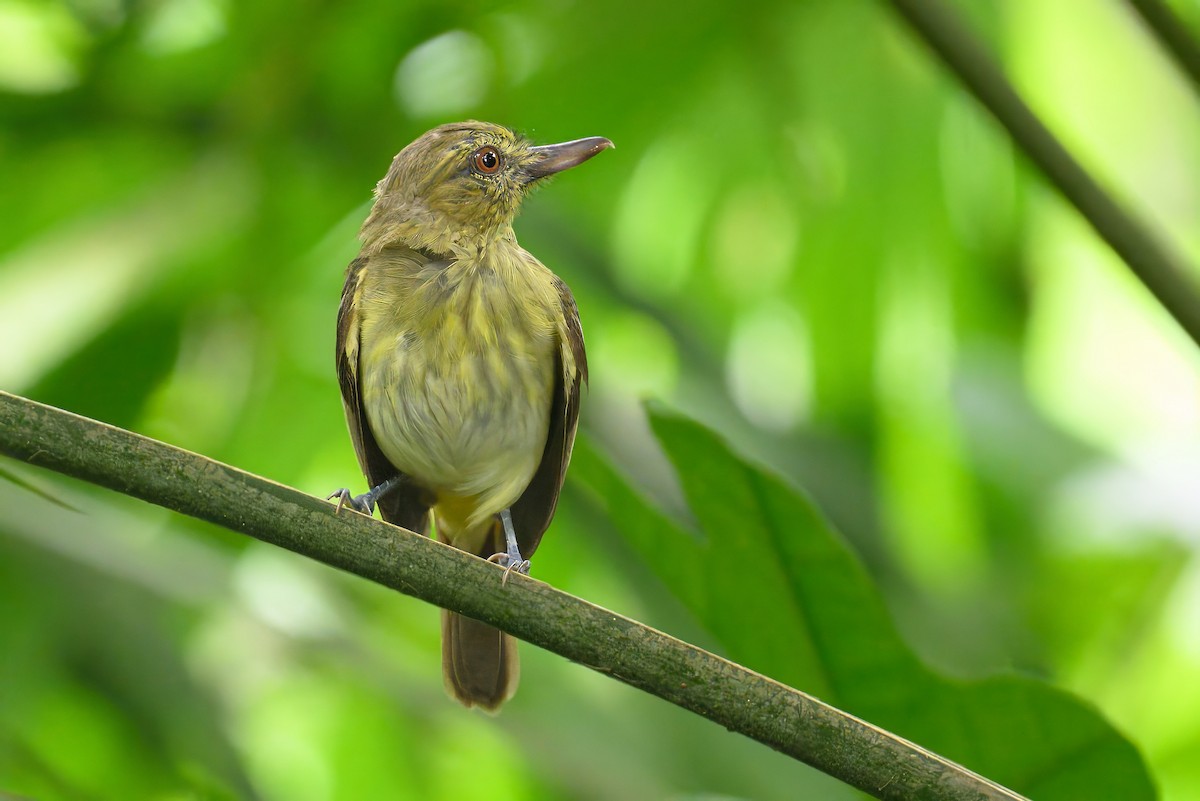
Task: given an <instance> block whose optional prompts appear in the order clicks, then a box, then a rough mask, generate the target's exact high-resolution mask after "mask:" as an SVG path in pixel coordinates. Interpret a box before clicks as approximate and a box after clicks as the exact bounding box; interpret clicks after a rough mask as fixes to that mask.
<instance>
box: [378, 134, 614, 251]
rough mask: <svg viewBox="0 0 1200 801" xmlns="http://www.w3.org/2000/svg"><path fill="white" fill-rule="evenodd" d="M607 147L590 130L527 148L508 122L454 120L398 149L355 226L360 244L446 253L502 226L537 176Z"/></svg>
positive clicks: (506, 225)
mask: <svg viewBox="0 0 1200 801" xmlns="http://www.w3.org/2000/svg"><path fill="white" fill-rule="evenodd" d="M612 146H613V143H612V142H610V141H609V140H607V139H605V138H603V137H600V136H593V137H589V138H587V139H577V140H575V141H573V142H564V143H562V144H557V145H540V146H535V145H533V144H531V143H530V142H528V141H527V140H525V139H524V138H522V137H521V136H519V135H517V134H516V133H514V132H513V131H510V130H509V129H508V128H505V127H503V126H500V125H493V124H492V123H487V122H474V121H469V122H456V123H451V124H449V125H442V126H439V127H437V128H434V129H433V130H432V131H429V132H428V133H425V134H424V135H422V136H421V137H419V138H418V139H416V140H415V141H414V142H413V143H412V144H410V145H409V146H408V147H406V148H404V149H403V150H401V151H400V152H399V153H398V154H396V157H395V158H394V159H393V160H392V166H391V168H390V169H389V170H388V173H387V175H386V176H384V178H383V180H382V181H380V182H379V185H378V186H376V188H375V205H374V206H373V207H372V209H371V214H370V216H369V217H368V218H367V221H366V222H365V223H364V224H363V230H362V235H363V240H364V243H365V245H366V247H367V248H368V249H379V248H383V247H386V246H387V245H390V244H404V245H408V246H410V247H422V248H426V249H429V250H433V251H434V252H448V251H450V250H451V249H453V247H455V246H461V245H464V244H471V243H476V242H482V241H486V240H487V239H488V238H490V237H493V236H495V235H496V234H497V233H502V232H504V231H507V229H508V228H509V226H510V225H511V224H512V220H513V218H514V217H515V216H516V214H517V211H518V210H519V209H520V206H521V201H522V199H524V197H525V195H526V193H527V192H529V190H530V188H531V187H532V186H533V185H534V184H536V183H537V182H538V181H539V180H541V179H543V178H546V177H547V176H550V175H554V174H555V173H558V172H562V171H563V170H566V169H569V168H570V167H574V166H575V165H577V164H581V163H583V162H584V161H587V160H588V159H590V158H591V157H592V156H594V155H596V154H597V153H599V152H600V151H601V150H605V149H607V148H610V147H612Z"/></svg>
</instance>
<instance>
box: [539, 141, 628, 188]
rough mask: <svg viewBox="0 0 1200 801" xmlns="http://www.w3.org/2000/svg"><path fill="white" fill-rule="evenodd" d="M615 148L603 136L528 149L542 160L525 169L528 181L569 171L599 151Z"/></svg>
mask: <svg viewBox="0 0 1200 801" xmlns="http://www.w3.org/2000/svg"><path fill="white" fill-rule="evenodd" d="M610 147H616V145H614V144H613V143H612V142H610V141H609V140H607V139H605V138H604V137H603V136H589V137H588V138H586V139H576V140H575V141H573V142H563V143H562V144H558V145H541V146H539V147H531V148H529V150H530V152H532V153H537V154H539V155H540V156H541V157H542V158H541V159H540V160H539V161H536V162H534V163H533V164H531V165H530V166H528V167H526V168H525V172H526V174H527V175H528V176H529V180H530V181H535V180H537V179H538V178H545V177H546V176H547V175H554V174H555V173H556V172H562V171H563V170H569V169H570V168H572V167H574V166H576V165H577V164H582V163H583V162H585V161H587V160H588V159H590V158H591V157H592V156H594V155H596V154H597V153H599V152H600V151H601V150H608V149H609V148H610Z"/></svg>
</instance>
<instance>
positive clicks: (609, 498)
mask: <svg viewBox="0 0 1200 801" xmlns="http://www.w3.org/2000/svg"><path fill="white" fill-rule="evenodd" d="M651 422H652V426H653V429H654V432H655V434H656V435H657V437H658V439H659V441H660V442H661V444H662V446H663V448H664V449H665V450H666V453H667V455H668V457H669V458H670V460H671V462H672V463H673V465H674V467H675V469H676V471H677V473H678V476H679V480H680V482H681V483H682V488H683V492H684V495H685V496H686V498H687V501H688V505H689V507H690V509H691V512H692V513H693V514H694V515H695V518H696V520H697V522H698V525H699V528H700V532H699V535H697V534H693V533H691V532H688V531H685V530H683V529H682V528H681V527H680V526H679V525H678V524H676V523H674V522H672V521H671V520H670V519H668V518H667V517H666V516H665V515H663V514H662V513H661V512H659V511H657V510H656V509H654V508H653V507H652V506H650V505H649V504H648V503H647V502H646V501H645V500H644V499H643V498H642V497H641V496H640V495H639V494H638V493H637V492H636V491H634V490H633V489H632V488H631V487H629V486H628V485H627V484H626V483H625V481H624V480H623V479H622V478H621V477H620V476H619V475H618V474H617V473H616V472H615V471H614V470H613V469H612V467H610V466H609V465H608V464H607V463H606V462H605V460H604V459H603V458H601V457H600V456H599V455H598V454H597V452H596V451H594V450H592V449H591V448H590V447H589V446H588V445H587V443H581V447H580V448H578V449H577V455H576V457H575V461H574V467H573V471H574V472H573V475H574V476H575V478H576V479H577V480H581V481H582V482H583V484H584V485H585V486H586V487H587V488H588V490H590V492H591V493H592V496H593V498H594V499H595V500H598V501H600V502H601V503H602V504H603V506H604V507H605V509H606V511H607V512H608V514H609V516H610V517H611V519H612V522H613V525H614V526H615V527H616V528H617V529H618V530H620V531H622V532H623V533H624V534H625V535H626V536H627V538H628V539H629V541H630V542H631V543H632V544H633V546H634V548H635V549H636V550H637V551H638V552H639V553H640V554H641V555H642V557H643V558H644V559H646V560H647V561H648V562H649V563H650V564H651V565H652V566H653V567H654V569H655V570H656V571H657V573H658V575H659V576H660V577H661V578H662V580H663V581H664V582H666V583H667V585H668V586H669V587H671V588H672V590H673V591H674V592H675V593H676V594H677V595H678V596H679V597H680V598H681V599H682V600H683V601H684V603H685V604H686V605H687V606H688V607H689V608H690V609H691V611H692V612H693V613H694V614H695V615H696V616H697V617H699V618H700V620H701V621H702V622H703V623H704V624H705V625H706V626H707V627H708V628H709V629H710V630H711V631H712V632H713V634H714V635H716V637H717V638H718V639H719V641H720V642H721V644H722V645H724V646H725V648H726V649H727V653H728V656H729V657H730V658H731V659H734V660H736V661H738V662H741V663H743V664H745V665H747V666H749V667H751V668H753V669H755V670H758V671H761V672H763V673H766V674H767V675H770V676H772V677H774V678H777V679H779V680H781V681H784V682H787V683H788V684H791V685H792V686H795V687H797V688H799V689H802V690H804V691H806V692H811V693H813V694H814V695H816V696H818V697H820V698H821V699H822V700H824V701H827V702H829V703H832V704H834V705H836V706H839V707H841V708H843V709H845V710H847V711H849V712H852V713H853V714H855V715H859V716H861V717H863V718H865V719H867V720H869V721H871V722H872V723H874V724H876V725H879V726H882V727H884V728H886V729H889V730H891V731H893V732H895V733H897V734H900V735H902V736H904V737H907V738H909V739H911V740H913V741H915V742H917V743H919V744H921V745H923V746H925V747H927V748H931V749H933V750H934V751H937V752H938V753H940V754H942V755H944V756H946V757H948V758H950V759H954V760H956V761H958V762H961V763H963V764H964V765H966V766H967V767H969V768H971V769H973V770H975V771H977V772H979V773H981V774H983V775H985V776H987V777H989V778H991V779H994V780H995V781H999V782H1001V783H1003V784H1005V785H1007V786H1009V787H1012V788H1013V789H1015V790H1017V791H1018V792H1022V793H1024V794H1026V795H1028V796H1030V797H1033V798H1037V799H1039V800H1040V799H1063V800H1064V801H1065V800H1066V799H1093V798H1095V797H1096V795H1097V788H1104V794H1105V795H1106V796H1108V797H1114V798H1123V799H1142V798H1145V799H1149V798H1154V797H1155V792H1154V789H1153V786H1152V784H1151V781H1150V778H1149V776H1148V775H1147V772H1146V769H1145V766H1144V765H1143V763H1142V760H1141V757H1140V756H1139V755H1138V753H1137V751H1136V750H1135V749H1134V747H1133V746H1132V745H1131V744H1130V743H1129V742H1128V741H1127V740H1125V739H1124V738H1123V737H1121V735H1119V734H1118V733H1117V732H1116V731H1115V730H1114V729H1113V728H1112V727H1111V726H1110V725H1109V724H1108V723H1107V722H1106V721H1104V719H1103V718H1101V717H1100V715H1099V714H1098V713H1097V712H1096V711H1095V710H1094V709H1093V708H1092V707H1091V706H1090V705H1087V704H1085V703H1083V702H1082V701H1080V700H1079V699H1077V698H1075V697H1073V696H1071V695H1070V694H1068V693H1066V692H1063V691H1061V690H1057V689H1055V688H1053V687H1051V686H1049V685H1046V684H1044V683H1042V682H1039V681H1035V680H1033V679H1030V678H1026V677H1022V676H1015V675H1013V676H997V677H993V678H989V679H985V680H982V681H974V682H966V683H964V682H959V681H955V680H951V679H948V678H946V677H943V676H939V675H937V674H935V673H934V672H933V671H931V670H930V669H929V668H927V667H925V666H924V665H923V664H921V663H920V662H919V661H918V659H917V658H916V657H915V656H914V655H913V653H912V652H911V651H910V650H909V649H908V648H907V646H906V645H905V644H904V642H903V641H902V640H901V638H900V636H899V634H898V633H897V631H896V629H895V627H894V625H893V623H892V621H891V619H890V617H889V615H888V612H887V610H886V608H885V606H884V603H883V600H882V598H881V596H880V594H879V592H878V591H877V589H876V588H875V585H874V583H873V582H872V580H871V578H870V577H869V576H868V575H867V573H866V571H865V570H864V568H863V567H862V565H861V563H860V562H859V561H858V559H857V558H856V557H855V556H854V554H853V553H852V552H851V551H850V550H849V548H848V547H847V545H846V544H845V543H844V542H843V541H842V539H841V538H840V537H839V536H838V535H837V534H836V533H834V532H833V531H832V530H831V529H830V527H829V526H828V524H827V523H826V522H825V521H824V520H823V518H822V517H821V515H820V513H819V512H818V511H817V510H816V509H815V508H814V506H813V505H812V504H811V502H810V501H809V500H808V499H807V498H805V497H804V496H803V495H801V494H800V493H798V492H796V491H795V490H794V489H792V488H791V487H789V486H787V485H786V484H785V483H784V482H783V481H782V480H780V479H779V478H777V477H775V476H773V475H770V474H769V473H767V472H765V471H763V470H761V469H759V468H756V467H754V466H751V465H749V464H747V463H745V462H744V461H742V460H741V459H739V458H738V457H737V456H735V455H734V454H733V453H732V452H731V451H730V450H729V448H728V447H727V446H726V445H725V444H723V443H722V442H721V441H720V440H719V439H718V438H717V437H716V436H715V435H714V434H713V433H712V432H710V431H708V430H707V429H705V428H703V427H702V426H700V425H698V424H696V423H694V422H691V421H689V420H686V419H684V418H682V417H679V416H676V415H674V414H670V413H666V412H661V411H655V412H652V414H651Z"/></svg>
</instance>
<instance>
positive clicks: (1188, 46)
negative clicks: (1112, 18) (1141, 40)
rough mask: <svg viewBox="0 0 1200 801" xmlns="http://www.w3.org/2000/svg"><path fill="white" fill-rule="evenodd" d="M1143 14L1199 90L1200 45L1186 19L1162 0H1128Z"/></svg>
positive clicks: (1145, 21) (1147, 24) (1149, 25)
mask: <svg viewBox="0 0 1200 801" xmlns="http://www.w3.org/2000/svg"><path fill="white" fill-rule="evenodd" d="M1126 2H1128V3H1129V5H1131V6H1133V8H1134V10H1135V11H1137V13H1138V14H1139V15H1140V16H1141V18H1142V22H1144V23H1146V27H1147V28H1149V29H1150V30H1151V31H1153V32H1154V35H1155V36H1157V37H1158V39H1159V41H1160V42H1162V44H1163V46H1164V47H1166V48H1167V50H1168V51H1169V52H1170V53H1171V55H1172V56H1174V57H1175V61H1176V63H1178V65H1179V68H1180V69H1181V70H1183V71H1184V73H1186V74H1187V76H1188V78H1190V79H1191V81H1192V89H1193V90H1194V91H1195V92H1197V93H1198V94H1200V46H1197V44H1196V40H1195V39H1193V38H1192V35H1191V32H1190V31H1189V30H1188V28H1187V26H1186V25H1184V24H1183V20H1181V19H1179V17H1178V16H1177V15H1176V14H1175V12H1174V11H1172V10H1171V8H1170V7H1169V6H1168V5H1167V4H1166V3H1164V2H1162V0H1126Z"/></svg>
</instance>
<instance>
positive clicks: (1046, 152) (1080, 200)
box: [889, 0, 1200, 345]
mask: <svg viewBox="0 0 1200 801" xmlns="http://www.w3.org/2000/svg"><path fill="white" fill-rule="evenodd" d="M889 2H890V3H891V4H892V7H893V8H895V9H896V12H897V13H898V14H900V16H902V17H903V18H904V19H905V20H906V21H907V22H908V24H909V25H910V26H912V28H913V30H914V31H916V32H917V33H918V34H919V35H920V36H921V38H922V39H924V40H925V43H926V44H927V45H929V47H930V48H931V49H932V50H933V51H934V52H935V53H937V55H938V56H939V57H941V59H942V61H944V62H945V63H946V66H948V67H949V68H950V69H951V70H952V71H953V72H954V73H956V74H957V75H958V77H959V79H960V80H961V81H962V82H963V83H964V84H965V85H966V87H967V89H969V90H970V91H971V93H972V94H974V95H975V97H976V98H977V99H978V100H979V102H981V103H982V104H983V105H984V106H986V107H987V108H988V110H989V111H991V112H992V114H993V115H995V117H996V119H998V120H999V121H1000V123H1001V124H1002V125H1003V126H1004V127H1005V128H1007V129H1008V133H1009V134H1010V135H1011V136H1012V138H1013V141H1015V142H1016V143H1017V145H1018V146H1019V147H1020V148H1021V149H1022V150H1024V151H1025V154H1026V155H1027V156H1028V157H1029V159H1030V160H1031V161H1033V163H1034V164H1036V165H1037V167H1038V168H1039V169H1040V170H1041V171H1042V173H1044V174H1045V176H1046V177H1047V178H1049V179H1050V182H1051V183H1052V184H1054V185H1055V186H1056V187H1057V188H1058V191H1060V192H1061V193H1062V194H1063V196H1064V197H1066V199H1067V200H1068V201H1070V202H1071V203H1072V204H1074V206H1075V208H1077V209H1078V210H1079V212H1080V214H1082V215H1083V216H1084V218H1085V219H1086V220H1087V221H1088V222H1089V223H1090V224H1091V226H1092V228H1094V229H1095V230H1096V233H1098V234H1099V235H1100V237H1101V238H1102V239H1104V241H1105V242H1107V243H1108V244H1109V246H1110V247H1111V248H1112V249H1113V250H1114V251H1116V252H1117V255H1119V256H1120V257H1121V258H1122V259H1124V260H1125V263H1126V264H1128V265H1129V268H1130V269H1131V270H1133V272H1134V273H1135V274H1136V275H1137V277H1138V278H1140V279H1141V281H1142V283H1143V284H1144V285H1145V286H1146V288H1147V289H1149V290H1150V292H1151V293H1153V294H1154V296H1155V297H1156V298H1158V301H1159V303H1161V304H1162V305H1163V307H1164V308H1165V309H1166V310H1167V311H1168V312H1169V313H1170V314H1171V316H1172V317H1174V318H1175V320H1176V321H1177V322H1178V323H1179V325H1180V326H1182V327H1183V329H1184V330H1185V331H1186V332H1187V333H1188V335H1189V336H1191V338H1192V340H1193V341H1194V342H1196V344H1198V345H1200V294H1198V293H1197V288H1196V285H1195V283H1194V282H1193V280H1192V279H1191V275H1190V270H1188V269H1187V267H1186V265H1185V263H1184V261H1183V259H1182V258H1181V257H1180V256H1178V255H1177V254H1176V253H1175V252H1174V251H1173V250H1172V249H1171V248H1170V247H1168V246H1167V244H1165V243H1164V242H1161V241H1159V240H1158V239H1157V238H1156V236H1155V234H1153V233H1152V232H1151V231H1150V229H1148V228H1147V227H1146V226H1145V225H1144V224H1143V223H1142V222H1141V221H1140V220H1138V219H1136V218H1134V217H1133V216H1132V215H1130V214H1129V213H1128V212H1127V211H1125V210H1124V209H1123V208H1121V207H1120V206H1119V205H1118V204H1117V202H1116V201H1115V200H1113V198H1111V197H1110V196H1109V195H1108V194H1107V193H1106V192H1105V191H1104V190H1103V189H1101V188H1100V185H1099V184H1097V183H1096V181H1095V179H1093V178H1092V176H1091V175H1089V174H1088V173H1087V171H1086V170H1084V169H1083V167H1082V166H1080V164H1079V162H1077V161H1076V160H1075V159H1074V157H1072V156H1071V154H1070V153H1069V152H1067V149H1066V148H1065V147H1063V145H1062V143H1061V142H1059V141H1058V140H1057V139H1056V138H1055V137H1054V135H1053V134H1052V133H1050V131H1049V130H1047V128H1046V126H1045V125H1043V124H1042V121H1041V120H1039V119H1038V118H1037V116H1036V115H1035V114H1034V113H1033V112H1032V111H1030V109H1029V106H1027V105H1025V101H1023V100H1022V99H1021V97H1020V96H1019V95H1018V94H1017V92H1016V90H1015V89H1013V87H1012V84H1010V83H1009V82H1008V80H1007V79H1006V78H1005V77H1004V75H1003V73H1001V72H1000V69H999V67H997V66H996V64H995V62H994V61H993V60H992V59H991V58H989V57H988V54H987V52H986V50H985V49H984V47H983V45H982V44H981V43H980V42H979V41H978V40H977V39H976V38H975V37H974V35H972V34H971V32H970V31H969V30H968V29H967V28H966V26H965V25H964V24H963V23H962V21H961V20H959V19H958V18H957V17H956V16H955V14H954V12H952V11H951V10H950V9H948V8H946V7H945V6H943V5H942V3H941V2H940V0H889Z"/></svg>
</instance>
